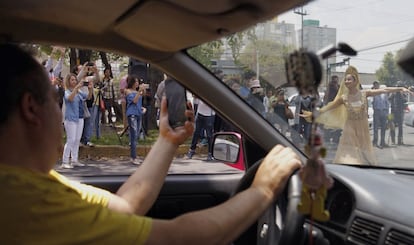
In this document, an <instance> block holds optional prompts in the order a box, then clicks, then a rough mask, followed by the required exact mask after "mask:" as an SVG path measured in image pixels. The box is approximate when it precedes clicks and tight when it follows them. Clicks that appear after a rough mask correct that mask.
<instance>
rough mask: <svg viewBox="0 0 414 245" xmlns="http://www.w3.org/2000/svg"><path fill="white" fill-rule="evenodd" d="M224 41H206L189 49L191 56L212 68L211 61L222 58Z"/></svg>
mask: <svg viewBox="0 0 414 245" xmlns="http://www.w3.org/2000/svg"><path fill="white" fill-rule="evenodd" d="M222 46H223V42H222V41H221V40H217V41H212V42H209V43H205V44H202V45H199V46H196V47H193V48H191V49H189V50H188V53H189V54H190V56H191V57H193V58H194V59H196V60H197V61H198V62H200V63H201V64H202V65H203V66H205V67H208V68H211V65H212V64H211V61H212V60H213V59H218V58H220V54H221V53H222Z"/></svg>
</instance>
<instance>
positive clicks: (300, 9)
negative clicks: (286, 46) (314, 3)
mask: <svg viewBox="0 0 414 245" xmlns="http://www.w3.org/2000/svg"><path fill="white" fill-rule="evenodd" d="M293 13H295V14H299V15H300V16H301V18H302V21H301V28H300V29H301V48H303V16H304V15H308V13H307V12H306V10H303V6H301V7H300V8H295V9H294V10H293Z"/></svg>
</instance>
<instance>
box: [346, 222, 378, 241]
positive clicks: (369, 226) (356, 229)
mask: <svg viewBox="0 0 414 245" xmlns="http://www.w3.org/2000/svg"><path fill="white" fill-rule="evenodd" d="M382 229H383V226H382V225H381V224H379V223H376V222H373V221H371V220H367V219H362V218H359V217H357V218H355V219H354V221H353V222H352V225H351V230H350V231H349V235H348V240H349V241H350V242H352V243H355V244H377V241H378V238H379V236H380V233H381V231H382Z"/></svg>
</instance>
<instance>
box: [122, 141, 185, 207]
mask: <svg viewBox="0 0 414 245" xmlns="http://www.w3.org/2000/svg"><path fill="white" fill-rule="evenodd" d="M177 147H178V146H177V145H174V144H173V143H170V142H169V141H167V140H165V139H164V138H162V137H159V138H158V140H157V141H156V143H155V144H154V145H153V147H152V149H151V151H150V152H149V154H148V155H147V157H146V158H145V160H144V163H143V164H142V165H141V166H140V167H139V168H138V169H137V171H135V173H134V174H133V175H132V176H131V177H130V178H129V179H128V180H127V181H126V182H125V183H124V184H123V185H122V186H121V188H120V189H119V190H118V192H117V195H118V196H120V197H122V198H123V199H125V200H126V201H127V202H128V203H129V204H130V205H131V207H132V208H133V209H134V213H136V214H141V215H143V214H145V213H146V212H147V211H148V210H149V209H150V208H151V206H152V205H153V203H154V201H155V199H156V198H157V197H158V194H159V192H160V189H161V187H162V186H163V184H164V180H165V177H166V175H167V173H168V169H169V168H170V165H171V161H172V159H173V157H174V154H175V151H176V150H177Z"/></svg>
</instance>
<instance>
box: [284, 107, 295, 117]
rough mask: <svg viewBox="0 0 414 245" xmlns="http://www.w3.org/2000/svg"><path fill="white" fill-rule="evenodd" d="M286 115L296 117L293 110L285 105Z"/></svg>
mask: <svg viewBox="0 0 414 245" xmlns="http://www.w3.org/2000/svg"><path fill="white" fill-rule="evenodd" d="M285 115H286V118H287V119H293V118H294V116H293V112H292V110H291V109H290V108H289V107H287V106H286V107H285Z"/></svg>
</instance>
